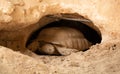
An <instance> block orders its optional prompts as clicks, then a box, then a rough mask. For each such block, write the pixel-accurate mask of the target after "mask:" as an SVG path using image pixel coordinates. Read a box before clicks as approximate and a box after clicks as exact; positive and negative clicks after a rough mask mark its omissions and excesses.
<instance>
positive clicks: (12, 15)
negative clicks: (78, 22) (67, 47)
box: [0, 0, 120, 74]
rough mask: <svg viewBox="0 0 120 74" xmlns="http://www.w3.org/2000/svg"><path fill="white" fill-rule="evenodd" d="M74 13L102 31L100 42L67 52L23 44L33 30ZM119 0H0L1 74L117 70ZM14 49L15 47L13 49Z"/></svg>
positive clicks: (102, 73) (114, 72)
mask: <svg viewBox="0 0 120 74" xmlns="http://www.w3.org/2000/svg"><path fill="white" fill-rule="evenodd" d="M61 13H62V14H64V13H69V14H74V13H77V14H79V15H80V16H83V17H84V18H86V19H89V20H90V21H92V24H90V23H89V24H86V25H88V26H90V27H92V28H93V29H96V27H97V28H98V29H97V32H98V30H99V32H100V33H101V37H102V40H101V43H99V44H95V45H93V46H91V47H90V48H89V50H87V51H84V52H82V51H80V52H77V53H72V54H71V55H68V56H49V55H37V54H35V53H33V52H31V51H30V50H28V49H27V48H26V43H27V40H28V39H29V37H30V36H31V34H32V33H33V32H35V31H36V30H38V29H40V28H41V27H43V26H45V25H46V24H48V23H51V22H53V21H55V20H56V19H50V18H45V16H47V15H50V14H61ZM119 19H120V0H69V1H68V0H30V1H29V0H1V1H0V74H120V21H119ZM16 50H17V51H16Z"/></svg>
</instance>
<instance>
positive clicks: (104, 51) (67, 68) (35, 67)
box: [0, 41, 120, 74]
mask: <svg viewBox="0 0 120 74" xmlns="http://www.w3.org/2000/svg"><path fill="white" fill-rule="evenodd" d="M0 52H1V53H0V68H1V69H0V73H1V74H27V73H28V74H39V73H40V74H119V73H120V71H119V70H120V62H119V61H120V41H109V42H106V43H102V44H97V45H95V46H92V47H91V48H90V50H88V51H86V52H78V53H73V54H71V55H69V56H39V55H35V54H34V53H32V52H26V53H24V54H21V53H19V52H15V51H12V50H11V49H8V48H4V47H0ZM28 55H29V56H28Z"/></svg>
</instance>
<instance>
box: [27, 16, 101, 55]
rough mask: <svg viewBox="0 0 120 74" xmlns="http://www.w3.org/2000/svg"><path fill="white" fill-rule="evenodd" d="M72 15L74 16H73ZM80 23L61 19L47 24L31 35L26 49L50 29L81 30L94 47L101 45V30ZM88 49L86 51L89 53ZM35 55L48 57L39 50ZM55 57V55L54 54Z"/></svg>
mask: <svg viewBox="0 0 120 74" xmlns="http://www.w3.org/2000/svg"><path fill="white" fill-rule="evenodd" d="M71 15H72V14H71ZM87 23H88V24H86V22H85V23H84V22H80V21H75V20H67V19H59V20H57V21H54V22H51V23H48V24H45V26H43V27H41V28H40V29H38V30H36V31H35V32H33V33H32V34H31V36H30V37H29V39H28V41H27V44H26V47H28V46H29V45H30V44H31V43H32V42H33V41H34V40H35V39H36V38H37V36H38V34H39V33H40V32H41V30H43V29H45V28H49V27H70V28H74V29H77V30H79V31H80V32H82V33H83V35H84V36H85V38H86V39H87V40H88V41H90V42H91V43H92V45H95V44H96V43H100V42H101V40H102V37H101V32H100V30H99V29H98V28H97V27H96V26H95V25H94V24H93V23H92V22H91V21H89V22H87ZM89 24H92V27H93V26H94V28H92V27H90V26H89ZM87 50H88V49H86V50H85V51H87ZM34 53H36V54H38V55H47V54H46V53H43V52H40V51H38V50H37V49H36V50H35V51H34ZM53 55H54V54H53Z"/></svg>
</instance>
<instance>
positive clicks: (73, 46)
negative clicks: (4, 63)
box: [28, 27, 92, 55]
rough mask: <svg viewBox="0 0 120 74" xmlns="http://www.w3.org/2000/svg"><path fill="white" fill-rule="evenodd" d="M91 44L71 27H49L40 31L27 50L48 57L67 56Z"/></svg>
mask: <svg viewBox="0 0 120 74" xmlns="http://www.w3.org/2000/svg"><path fill="white" fill-rule="evenodd" d="M91 44H92V43H91V42H89V41H88V40H87V39H86V38H85V37H84V35H83V34H82V32H80V31H79V30H76V29H74V28H71V27H49V28H44V29H43V30H41V31H40V33H39V35H38V37H37V39H36V40H34V41H33V42H32V43H31V44H30V45H29V46H28V48H29V49H30V50H31V51H36V50H38V51H40V52H42V53H45V54H50V55H52V54H56V55H59V54H60V55H69V54H71V53H72V52H78V51H83V50H86V49H88V48H89V47H90V46H91Z"/></svg>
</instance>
